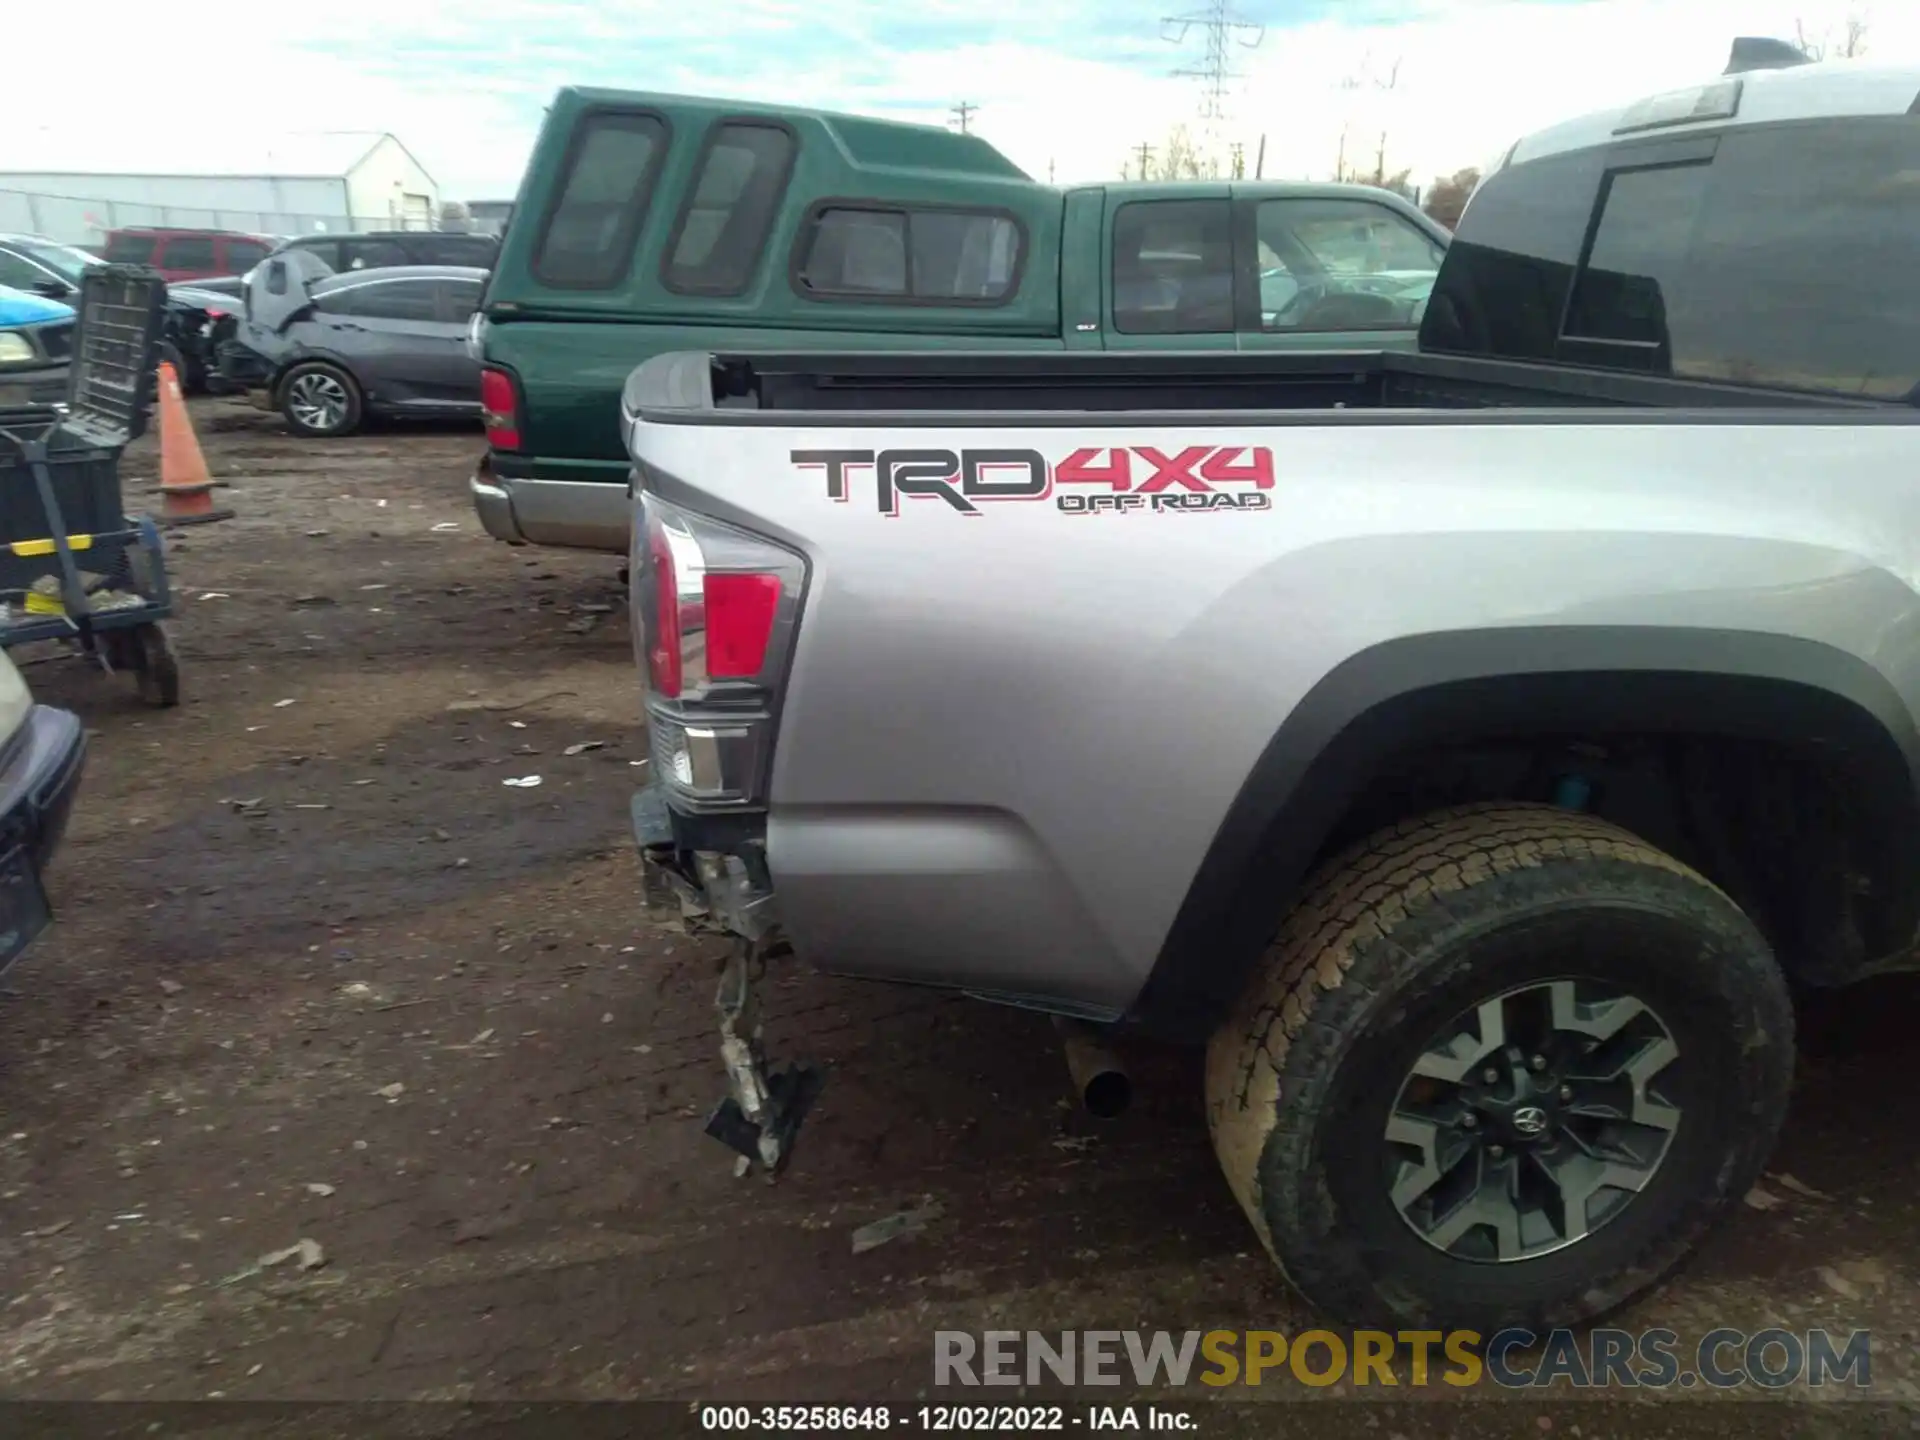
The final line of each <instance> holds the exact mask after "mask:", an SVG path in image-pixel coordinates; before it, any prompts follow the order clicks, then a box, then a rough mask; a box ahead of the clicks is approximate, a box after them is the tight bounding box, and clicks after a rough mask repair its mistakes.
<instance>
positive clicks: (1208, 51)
mask: <svg viewBox="0 0 1920 1440" xmlns="http://www.w3.org/2000/svg"><path fill="white" fill-rule="evenodd" d="M1160 23H1161V26H1162V27H1163V28H1162V33H1163V35H1164V37H1165V38H1166V39H1167V40H1168V41H1169V42H1171V43H1172V44H1175V45H1184V44H1185V43H1186V40H1187V36H1188V35H1189V34H1191V33H1192V32H1193V31H1194V30H1196V29H1198V30H1200V31H1201V32H1202V34H1203V35H1204V37H1205V45H1204V49H1203V53H1202V58H1201V61H1200V63H1199V64H1198V65H1197V66H1192V67H1189V68H1187V69H1182V70H1175V71H1174V72H1173V73H1174V74H1175V75H1178V76H1183V77H1185V78H1187V79H1193V80H1198V81H1199V82H1200V118H1201V120H1202V121H1204V122H1205V124H1206V126H1207V127H1208V128H1209V129H1211V128H1213V127H1215V126H1217V125H1219V124H1220V122H1221V121H1223V120H1225V119H1226V118H1227V89H1228V86H1229V84H1230V82H1232V81H1234V80H1238V79H1241V78H1242V76H1241V73H1240V72H1239V71H1237V70H1235V69H1234V68H1233V65H1232V63H1231V61H1230V59H1229V57H1230V56H1231V55H1232V53H1233V49H1234V47H1235V46H1238V47H1239V48H1241V49H1243V50H1251V49H1253V48H1254V47H1255V46H1257V45H1258V44H1259V43H1260V42H1261V41H1262V40H1264V39H1265V38H1266V35H1267V28H1266V26H1264V25H1256V24H1254V23H1253V22H1252V21H1249V20H1243V19H1241V18H1240V16H1239V15H1237V14H1235V13H1234V10H1233V7H1232V5H1231V4H1230V3H1229V0H1209V3H1208V5H1207V8H1206V9H1205V10H1201V11H1197V12H1195V13H1193V14H1191V15H1169V16H1167V17H1166V18H1165V19H1163V20H1162V21H1161V22H1160Z"/></svg>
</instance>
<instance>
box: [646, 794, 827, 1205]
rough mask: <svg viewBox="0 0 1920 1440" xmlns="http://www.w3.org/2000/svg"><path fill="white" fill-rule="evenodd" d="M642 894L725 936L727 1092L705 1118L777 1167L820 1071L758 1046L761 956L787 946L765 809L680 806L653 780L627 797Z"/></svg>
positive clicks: (744, 1164)
mask: <svg viewBox="0 0 1920 1440" xmlns="http://www.w3.org/2000/svg"><path fill="white" fill-rule="evenodd" d="M631 816H632V823H633V838H634V843H635V844H636V845H637V846H638V847H639V850H640V873H641V894H642V898H643V900H644V901H645V904H646V907H647V912H648V914H649V916H651V917H652V918H653V919H654V920H656V921H658V922H661V923H664V924H667V925H671V926H673V927H675V928H677V929H680V930H683V931H685V932H686V933H688V934H693V935H723V936H726V937H727V938H728V939H729V940H730V941H731V944H730V946H729V948H728V952H727V958H726V961H725V963H724V964H723V965H722V967H721V972H720V983H719V989H718V991H717V993H716V994H715V997H714V1006H715V1009H716V1010H717V1011H718V1012H719V1020H720V1056H721V1059H722V1061H723V1062H724V1063H725V1065H726V1071H727V1096H726V1098H725V1099H724V1100H722V1101H721V1102H720V1104H719V1105H718V1106H716V1107H715V1109H714V1111H713V1113H712V1114H711V1115H709V1116H708V1117H707V1126H706V1130H707V1134H709V1135H711V1136H712V1137H713V1138H714V1139H716V1140H718V1141H720V1142H721V1143H722V1144H724V1145H725V1146H726V1147H727V1148H728V1149H730V1150H732V1151H734V1152H735V1153H736V1154H737V1155H739V1156H740V1157H741V1158H740V1160H739V1161H738V1162H737V1163H738V1165H739V1167H740V1173H742V1174H744V1173H746V1172H747V1171H748V1170H750V1169H752V1168H754V1167H756V1166H758V1167H759V1168H760V1169H761V1170H762V1171H763V1172H764V1173H765V1174H766V1175H767V1176H768V1178H772V1177H773V1176H774V1175H776V1174H778V1173H779V1172H780V1171H781V1170H782V1169H783V1168H784V1167H785V1165H786V1162H787V1160H788V1158H789V1156H790V1155H791V1154H792V1152H793V1143H794V1140H795V1139H796V1138H797V1137H798V1135H799V1131H800V1125H801V1122H802V1121H804V1120H805V1119H806V1115H807V1111H808V1109H809V1108H810V1107H811V1106H812V1104H813V1100H814V1097H815V1096H816V1095H817V1094H818V1093H819V1091H820V1085H821V1080H822V1077H821V1075H820V1072H819V1071H818V1070H817V1069H816V1068H815V1067H814V1066H812V1065H805V1064H796V1065H788V1066H785V1067H783V1068H780V1069H773V1068H771V1067H769V1065H768V1064H767V1060H766V1055H765V1053H764V1052H763V1050H762V1048H761V1044H760V1015H759V989H760V982H761V980H762V979H763V978H764V976H765V973H766V966H767V962H768V961H769V960H771V959H776V958H781V957H784V956H785V955H787V954H789V953H790V951H789V947H788V946H787V944H786V940H785V938H784V937H783V936H782V935H781V933H780V926H779V917H778V912H777V911H776V909H775V906H774V891H773V881H772V877H771V875H769V873H768V872H767V867H766V847H765V843H764V837H765V830H764V825H765V817H763V816H755V815H739V814H729V815H725V816H689V815H684V814H681V813H679V812H676V811H675V810H674V809H673V808H672V807H671V806H670V805H668V803H667V801H666V797H665V796H664V795H663V794H662V793H661V792H660V790H659V789H658V787H656V786H651V785H650V786H648V787H647V788H645V789H643V790H641V791H640V792H639V793H638V794H636V795H635V796H634V797H633V802H632V806H631Z"/></svg>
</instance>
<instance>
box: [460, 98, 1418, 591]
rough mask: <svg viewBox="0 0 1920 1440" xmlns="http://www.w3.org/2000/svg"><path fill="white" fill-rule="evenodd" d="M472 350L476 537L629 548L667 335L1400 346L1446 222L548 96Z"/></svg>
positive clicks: (1296, 187) (1329, 201)
mask: <svg viewBox="0 0 1920 1440" xmlns="http://www.w3.org/2000/svg"><path fill="white" fill-rule="evenodd" d="M513 213H514V217H515V218H514V220H513V222H512V224H511V225H510V226H509V227H508V230H507V234H506V236H505V238H504V241H503V243H502V246H501V250H500V256H499V259H498V261H497V262H496V265H495V269H494V272H493V276H492V279H491V281H490V282H489V284H488V288H487V293H486V298H485V301H484V302H483V305H482V308H481V311H480V313H479V314H477V315H476V316H475V317H474V321H473V329H472V331H471V333H470V345H471V348H472V349H473V350H474V351H475V354H476V358H478V359H479V360H480V361H481V364H482V370H481V403H482V405H483V407H484V410H485V417H486V426H487V441H488V449H487V453H486V454H485V456H484V457H483V458H482V460H481V462H480V465H479V468H478V470H477V471H476V473H475V474H474V477H473V480H472V492H473V500H474V506H475V508H476V510H477V511H478V512H479V515H480V519H481V521H482V523H483V524H484V525H485V527H486V529H487V531H488V533H489V534H491V535H493V536H494V537H495V538H497V539H500V540H505V541H507V542H509V543H512V544H529V543H531V544H536V545H553V546H566V547H574V548H580V549H589V550H607V551H615V552H621V553H624V552H625V551H626V549H627V539H628V519H627V478H628V464H629V462H628V460H627V458H626V450H625V444H624V436H623V434H622V432H621V424H620V394H621V390H622V388H623V387H624V386H625V384H626V380H627V377H628V375H630V374H631V373H632V372H633V369H634V367H635V366H637V365H638V364H640V362H641V361H643V360H646V359H648V358H649V357H651V356H653V355H656V354H661V353H664V352H667V351H673V350H704V349H726V350H731V351H740V350H751V349H756V348H768V349H779V350H784V351H792V350H799V349H807V348H825V349H830V350H833V351H835V352H836V353H845V352H846V351H848V350H856V349H864V350H923V349H968V348H973V349H989V350H999V351H1005V350H1010V349H1021V348H1032V349H1036V350H1062V349H1094V350H1100V349H1105V350H1152V349H1162V350H1165V349H1177V350H1252V349H1270V348H1272V349H1278V348H1300V349H1316V350H1329V349H1344V348H1364V349H1371V350H1379V349H1382V348H1406V349H1411V348H1413V345H1414V336H1415V333H1416V331H1417V329H1418V326H1419V323H1420V317H1421V314H1422V313H1423V311H1424V309H1425V306H1426V297H1427V292H1428V290H1429V289H1430V288H1431V287H1432V284H1433V278H1434V275H1435V273H1436V272H1437V271H1438V269H1439V266H1440V258H1441V256H1442V254H1443V253H1444V252H1445V249H1446V246H1447V240H1448V234H1447V231H1446V230H1445V229H1444V228H1442V227H1441V226H1440V225H1439V224H1437V223H1436V222H1434V221H1433V220H1430V219H1429V218H1428V217H1427V216H1425V215H1423V214H1422V213H1421V212H1420V211H1419V210H1418V209H1417V208H1415V207H1414V206H1413V205H1410V204H1408V203H1407V202H1406V201H1405V200H1403V199H1401V198H1400V197H1399V196H1397V195H1394V194H1391V193H1389V192H1387V191H1384V190H1378V189H1374V188H1372V187H1368V186H1360V185H1307V184H1282V183H1274V182H1261V181H1239V180H1231V181H1229V180H1217V181H1188V182H1179V183H1172V182H1169V183H1159V182H1152V183H1125V184H1117V185H1093V186H1081V187H1075V188H1071V189H1064V190H1062V189H1056V188H1054V187H1052V186H1048V185H1041V184H1037V183H1036V182H1034V181H1033V180H1032V179H1030V178H1029V177H1028V176H1027V175H1025V174H1024V173H1022V171H1021V170H1020V169H1019V167H1018V166H1016V165H1014V164H1013V163H1012V162H1011V161H1009V160H1008V159H1007V158H1006V157H1005V156H1003V155H1001V154H1000V153H999V152H998V151H997V150H995V149H994V148H993V147H992V146H991V145H988V144H987V143H986V142H985V141H984V140H981V139H980V138H979V137H977V136H972V135H963V134H955V133H953V132H951V131H947V130H942V129H939V128H937V127H932V126H925V125H910V124H902V123H899V122H895V121H885V120H875V119H868V118H862V117H859V116H851V115H834V114H826V113H822V112H819V111H813V110H795V109H787V108H776V107H771V106H761V105H748V104H742V103H739V102H736V101H728V100H707V99H696V98H689V97H685V96H668V95H646V94H630V93H625V92H619V91H605V90H584V89H566V90H562V91H561V92H560V93H559V95H558V96H557V97H556V98H555V100H554V103H553V105H552V106H551V107H550V108H549V110H548V113H547V119H546V123H545V125H544V126H543V128H542V130H541V133H540V137H539V140H538V141H537V143H536V145H535V147H534V151H533V156H532V159H531V161H530V163H529V164H528V167H527V172H526V175H525V177H524V179H523V180H522V181H521V187H520V195H519V198H518V200H517V201H516V202H515V205H514V211H513Z"/></svg>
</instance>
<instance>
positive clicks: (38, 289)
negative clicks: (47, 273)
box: [32, 280, 73, 300]
mask: <svg viewBox="0 0 1920 1440" xmlns="http://www.w3.org/2000/svg"><path fill="white" fill-rule="evenodd" d="M32 290H33V293H34V294H36V295H42V296H45V297H46V298H47V299H49V300H64V299H66V298H67V297H68V296H69V295H71V294H73V287H72V286H71V285H69V284H67V282H66V281H64V280H36V281H34V282H33V285H32Z"/></svg>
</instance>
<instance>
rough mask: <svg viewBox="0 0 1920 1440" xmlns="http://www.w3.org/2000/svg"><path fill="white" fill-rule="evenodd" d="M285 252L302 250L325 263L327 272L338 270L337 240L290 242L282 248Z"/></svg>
mask: <svg viewBox="0 0 1920 1440" xmlns="http://www.w3.org/2000/svg"><path fill="white" fill-rule="evenodd" d="M283 248H284V249H286V250H304V251H306V252H307V254H309V255H313V256H317V257H318V258H319V259H320V260H322V261H324V262H325V263H326V266H327V268H328V269H329V270H338V269H340V268H341V265H340V242H339V241H338V240H290V241H288V242H287V244H286V245H285V246H284V247H283Z"/></svg>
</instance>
